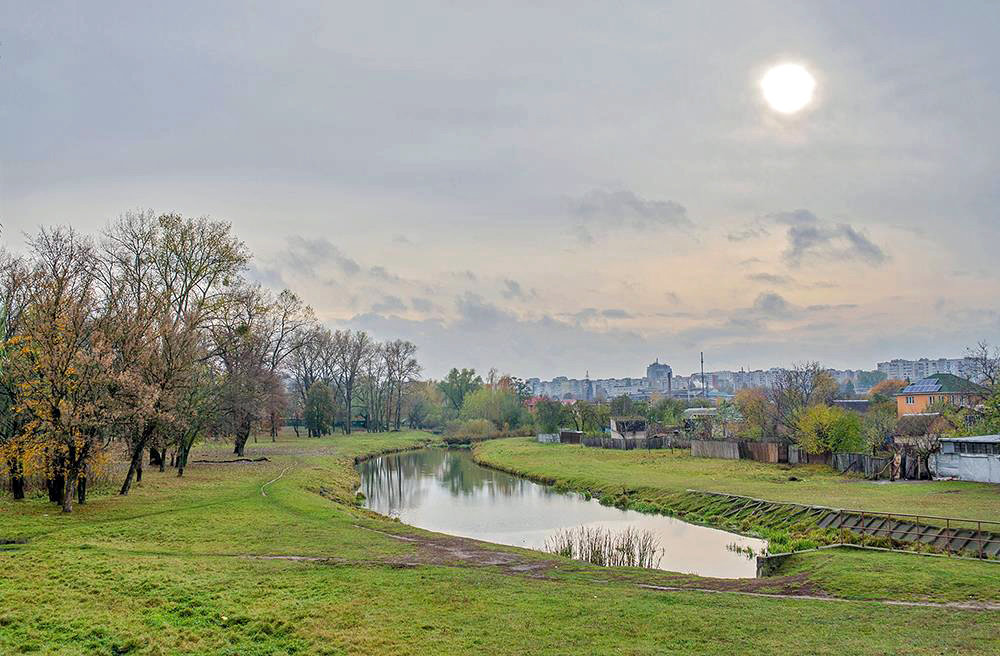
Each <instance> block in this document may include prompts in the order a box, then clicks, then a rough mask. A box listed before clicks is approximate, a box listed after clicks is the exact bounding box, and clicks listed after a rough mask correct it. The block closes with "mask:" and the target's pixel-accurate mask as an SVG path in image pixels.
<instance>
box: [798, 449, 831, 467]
mask: <svg viewBox="0 0 1000 656" xmlns="http://www.w3.org/2000/svg"><path fill="white" fill-rule="evenodd" d="M788 464H790V465H829V464H830V454H829V453H808V452H807V451H806V450H805V449H803V448H802V447H800V446H796V445H794V444H789V445H788Z"/></svg>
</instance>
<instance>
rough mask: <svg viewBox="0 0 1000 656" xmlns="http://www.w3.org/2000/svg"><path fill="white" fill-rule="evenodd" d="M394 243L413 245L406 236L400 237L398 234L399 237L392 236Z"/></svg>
mask: <svg viewBox="0 0 1000 656" xmlns="http://www.w3.org/2000/svg"><path fill="white" fill-rule="evenodd" d="M392 243H394V244H412V243H413V242H412V241H410V238H409V237H407V236H406V235H398V234H397V235H393V236H392Z"/></svg>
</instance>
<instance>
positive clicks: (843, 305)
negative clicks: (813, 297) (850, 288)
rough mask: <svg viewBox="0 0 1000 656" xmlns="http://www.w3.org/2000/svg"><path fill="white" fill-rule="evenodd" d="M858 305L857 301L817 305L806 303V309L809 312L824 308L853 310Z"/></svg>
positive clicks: (822, 310) (821, 310)
mask: <svg viewBox="0 0 1000 656" xmlns="http://www.w3.org/2000/svg"><path fill="white" fill-rule="evenodd" d="M857 307H858V304H857V303H836V304H833V305H831V304H829V303H820V304H818V305H808V306H806V310H808V311H809V312H825V311H826V310H854V309H856V308H857Z"/></svg>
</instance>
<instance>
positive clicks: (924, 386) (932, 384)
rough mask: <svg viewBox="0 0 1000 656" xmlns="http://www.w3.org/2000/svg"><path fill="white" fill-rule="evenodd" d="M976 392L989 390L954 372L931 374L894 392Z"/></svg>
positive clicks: (979, 393) (982, 392)
mask: <svg viewBox="0 0 1000 656" xmlns="http://www.w3.org/2000/svg"><path fill="white" fill-rule="evenodd" d="M938 393H940V394H977V395H981V396H986V395H988V394H989V390H988V389H986V388H985V387H983V386H982V385H977V384H975V383H974V382H972V381H971V380H966V379H964V378H960V377H958V376H956V375H954V374H933V375H931V376H928V377H927V378H921V379H920V380H918V381H917V382H915V383H910V384H909V385H907V386H906V387H904V388H903V389H901V390H899V391H898V392H896V396H912V395H914V394H938Z"/></svg>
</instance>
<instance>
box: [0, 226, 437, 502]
mask: <svg viewBox="0 0 1000 656" xmlns="http://www.w3.org/2000/svg"><path fill="white" fill-rule="evenodd" d="M250 258H251V255H250V253H249V251H248V250H247V248H246V246H245V245H244V244H243V242H242V241H240V240H239V239H238V238H237V237H236V236H235V235H234V234H233V232H232V228H231V225H230V224H229V223H226V222H223V221H213V220H210V219H207V218H197V219H194V218H185V217H182V216H179V215H177V214H160V215H158V214H155V213H153V212H152V211H144V212H130V213H126V214H125V215H123V216H122V217H120V218H119V219H117V220H115V221H114V222H112V223H111V224H110V225H109V226H108V227H107V228H106V229H105V230H104V231H103V232H102V233H101V234H100V235H98V236H96V237H92V236H89V235H85V234H81V233H80V232H78V231H76V230H74V229H72V228H70V227H57V228H43V229H41V230H39V231H38V232H37V233H36V234H34V235H32V236H30V237H29V238H28V240H27V250H26V253H24V254H23V255H15V254H12V253H9V252H7V251H6V250H0V467H2V468H3V469H4V470H6V474H7V476H8V479H9V487H10V490H11V492H12V494H13V496H14V497H15V498H17V499H20V498H24V496H25V494H26V491H27V490H26V487H27V485H28V481H29V480H31V479H32V477H36V478H40V479H44V481H45V486H46V488H47V491H48V495H49V499H50V500H51V501H53V502H55V503H58V504H60V505H61V506H62V509H63V510H64V511H66V512H69V511H70V510H71V509H72V507H73V503H74V499H75V500H76V502H78V503H84V502H85V500H86V494H87V481H88V480H89V479H91V478H92V477H93V474H94V473H95V472H96V471H98V470H101V469H102V468H105V469H110V468H111V466H112V465H113V464H114V463H116V462H120V463H122V470H123V472H124V473H123V474H122V480H121V483H120V486H119V487H118V492H119V493H120V494H122V495H125V494H128V493H129V490H130V489H131V487H132V485H133V484H134V483H135V482H136V481H140V480H141V478H142V470H143V464H144V462H145V461H146V460H147V456H148V461H149V463H150V464H152V465H155V466H158V467H159V468H160V470H161V471H162V470H163V469H164V468H165V466H167V464H168V462H169V464H170V465H172V466H174V467H176V469H177V475H178V476H182V475H183V473H184V469H185V467H186V466H187V464H188V456H189V454H190V451H191V448H192V446H193V445H194V444H195V442H196V441H197V440H198V439H199V438H202V437H205V436H214V437H219V438H222V437H225V438H229V439H231V440H232V442H233V452H234V453H235V454H236V455H238V456H243V455H244V452H245V448H246V444H247V442H248V440H249V438H250V435H251V432H252V431H254V430H255V429H256V428H258V427H266V428H268V429H269V430H270V433H271V435H272V437H274V436H276V435H277V430H278V427H279V426H280V425H281V424H282V423H284V422H285V421H287V420H288V418H289V417H291V416H294V415H296V414H298V415H301V414H302V413H303V412H304V411H305V410H306V409H307V408H308V407H309V401H310V399H312V401H313V405H315V404H316V403H318V400H317V397H318V396H319V394H318V393H316V392H314V391H313V387H314V385H315V384H317V383H320V384H322V385H324V386H325V387H326V388H327V389H328V390H329V392H328V395H329V398H330V402H331V403H339V404H340V406H341V407H342V408H343V415H344V419H343V420H342V421H341V426H342V427H343V430H344V432H345V433H350V432H351V426H352V420H351V419H352V416H355V415H356V414H358V413H359V414H360V415H361V416H362V417H363V425H364V426H365V427H366V428H367V429H369V430H386V429H388V428H389V427H391V426H395V427H397V428H398V427H399V422H400V416H401V408H402V405H403V399H402V395H403V390H404V387H405V386H406V385H407V383H408V382H410V381H412V380H414V379H415V378H416V377H417V376H418V375H419V372H420V366H419V365H418V364H417V362H416V358H415V351H416V348H415V347H414V346H413V345H412V344H410V343H409V342H403V341H400V340H396V341H392V342H387V343H385V344H380V343H377V342H376V341H374V340H372V339H371V338H370V337H369V336H368V335H367V334H366V333H363V332H352V331H336V332H331V331H329V330H327V329H326V328H323V327H322V326H320V325H319V324H318V323H317V321H316V319H315V316H314V314H313V312H312V310H311V309H310V308H309V307H308V306H307V305H306V304H305V303H304V302H303V301H302V300H301V299H300V298H299V297H298V296H297V295H296V294H295V293H294V292H292V291H289V290H285V291H282V292H280V293H274V292H271V291H270V290H268V289H265V288H263V287H261V286H260V285H259V284H257V283H254V282H252V281H250V280H248V279H247V278H246V277H245V275H244V273H245V271H246V268H247V265H248V264H249V262H250ZM359 409H360V410H359ZM329 425H330V426H332V421H331V423H330V424H329ZM317 432H318V431H317Z"/></svg>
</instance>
